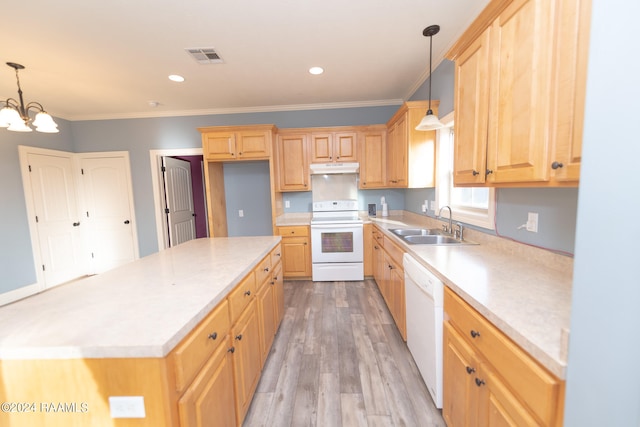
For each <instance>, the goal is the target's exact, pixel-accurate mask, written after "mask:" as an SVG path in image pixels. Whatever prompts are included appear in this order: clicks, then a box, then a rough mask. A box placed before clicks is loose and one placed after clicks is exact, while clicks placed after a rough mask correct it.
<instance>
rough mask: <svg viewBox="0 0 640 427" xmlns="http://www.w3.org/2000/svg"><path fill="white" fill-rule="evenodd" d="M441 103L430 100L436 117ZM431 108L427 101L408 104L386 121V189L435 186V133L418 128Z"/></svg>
mask: <svg viewBox="0 0 640 427" xmlns="http://www.w3.org/2000/svg"><path fill="white" fill-rule="evenodd" d="M439 104H440V102H439V101H434V100H432V101H431V109H432V110H433V113H434V114H436V115H437V114H438V105H439ZM428 108H429V103H428V101H409V102H405V103H404V104H403V105H402V106H401V107H400V108H399V109H398V111H397V112H396V113H395V114H394V115H393V116H392V117H391V119H389V121H388V122H387V132H388V133H387V147H386V168H387V170H386V186H387V187H400V188H425V187H434V186H435V152H436V151H435V150H436V145H435V138H436V132H435V131H427V132H425V131H418V130H416V129H415V127H416V126H417V125H418V123H420V120H422V117H424V115H425V114H426V112H427V109H428Z"/></svg>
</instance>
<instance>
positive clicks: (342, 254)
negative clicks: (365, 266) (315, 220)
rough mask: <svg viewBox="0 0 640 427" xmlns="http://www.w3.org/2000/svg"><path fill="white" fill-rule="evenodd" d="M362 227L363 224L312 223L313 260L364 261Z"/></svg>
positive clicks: (318, 261)
mask: <svg viewBox="0 0 640 427" xmlns="http://www.w3.org/2000/svg"><path fill="white" fill-rule="evenodd" d="M362 228H363V227H362V224H344V223H343V224H335V223H331V224H312V225H311V260H312V262H313V263H334V262H335V263H345V262H362V261H363V258H364V256H363V253H364V249H363V237H362V235H363V231H362Z"/></svg>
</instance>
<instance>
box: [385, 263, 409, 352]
mask: <svg viewBox="0 0 640 427" xmlns="http://www.w3.org/2000/svg"><path fill="white" fill-rule="evenodd" d="M390 265H391V269H390V271H389V288H390V289H389V292H390V293H391V294H392V297H391V302H392V304H393V306H392V307H391V313H392V314H393V319H394V320H395V321H396V326H397V327H398V330H399V331H400V335H401V336H402V339H404V340H405V341H406V340H407V309H406V300H405V295H404V270H402V268H400V266H399V265H398V264H396V263H395V262H391V264H390Z"/></svg>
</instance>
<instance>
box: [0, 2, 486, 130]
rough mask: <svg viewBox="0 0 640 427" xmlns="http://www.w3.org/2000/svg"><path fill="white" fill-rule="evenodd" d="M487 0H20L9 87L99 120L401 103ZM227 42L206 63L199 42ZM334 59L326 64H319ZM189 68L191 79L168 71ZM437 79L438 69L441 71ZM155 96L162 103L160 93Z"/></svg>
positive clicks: (53, 109) (0, 68) (8, 32)
mask: <svg viewBox="0 0 640 427" xmlns="http://www.w3.org/2000/svg"><path fill="white" fill-rule="evenodd" d="M486 4H487V0H445V1H437V0H399V1H391V0H272V1H264V0H217V1H213V0H186V1H182V2H180V1H176V0H107V1H105V0H103V1H98V0H56V1H51V0H32V1H7V2H3V5H2V24H0V40H1V44H2V47H1V48H0V61H1V63H0V100H2V99H5V98H8V97H12V98H16V97H17V87H16V82H15V73H14V70H13V69H12V68H9V67H8V66H6V65H4V63H5V62H17V63H20V64H22V65H24V66H25V67H26V69H25V70H22V71H21V72H20V82H21V85H22V90H23V92H24V100H25V103H26V102H31V101H37V102H40V103H42V104H43V106H44V107H45V109H46V110H47V111H48V112H49V113H50V114H52V115H54V116H56V117H62V118H65V119H68V120H90V119H108V118H126V117H153V116H169V115H187V114H211V113H225V112H242V111H274V110H288V109H310V108H323V107H339V106H345V107H350V106H370V105H390V104H397V103H399V102H400V101H403V100H406V99H407V98H408V97H409V96H410V95H411V94H412V93H413V92H414V91H415V90H416V89H417V88H418V87H419V86H420V85H421V84H422V83H423V82H424V81H425V79H426V78H427V75H428V58H429V57H428V47H429V39H428V38H426V37H424V36H422V30H423V29H424V28H425V27H427V26H428V25H432V24H438V25H440V27H441V30H440V33H439V34H437V35H436V36H434V37H433V64H434V69H435V67H436V65H437V64H439V63H440V61H441V60H442V58H443V56H444V54H445V53H446V51H447V50H448V49H449V48H450V47H451V46H452V44H453V43H454V42H455V41H456V39H457V38H458V37H459V36H460V35H461V34H462V32H463V31H464V29H466V28H467V26H468V25H469V24H470V23H471V22H472V21H473V19H474V18H475V17H476V16H477V15H478V14H479V13H480V11H481V10H482V9H483V8H484V6H485V5H486ZM202 47H214V48H215V49H216V50H217V51H218V53H219V54H220V56H221V57H222V59H223V60H224V63H223V64H210V65H200V64H198V63H197V62H196V61H195V60H194V59H193V58H191V57H190V56H189V55H188V54H187V53H186V52H185V49H187V48H202ZM314 65H319V66H321V67H323V68H324V69H325V73H324V74H322V75H320V76H312V75H311V74H309V73H308V69H309V68H310V67H311V66H314ZM169 74H180V75H183V76H184V77H185V78H186V81H185V82H184V83H174V82H171V81H169V80H168V78H167V76H168V75H169ZM434 84H437V82H434ZM149 101H156V102H158V103H159V106H158V107H155V108H153V107H151V106H149Z"/></svg>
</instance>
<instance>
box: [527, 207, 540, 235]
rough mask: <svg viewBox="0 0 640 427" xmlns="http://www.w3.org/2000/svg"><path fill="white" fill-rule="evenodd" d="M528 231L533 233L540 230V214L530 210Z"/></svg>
mask: <svg viewBox="0 0 640 427" xmlns="http://www.w3.org/2000/svg"><path fill="white" fill-rule="evenodd" d="M527 231H531V232H532V233H537V232H538V214H537V213H535V212H529V215H528V217H527Z"/></svg>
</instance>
